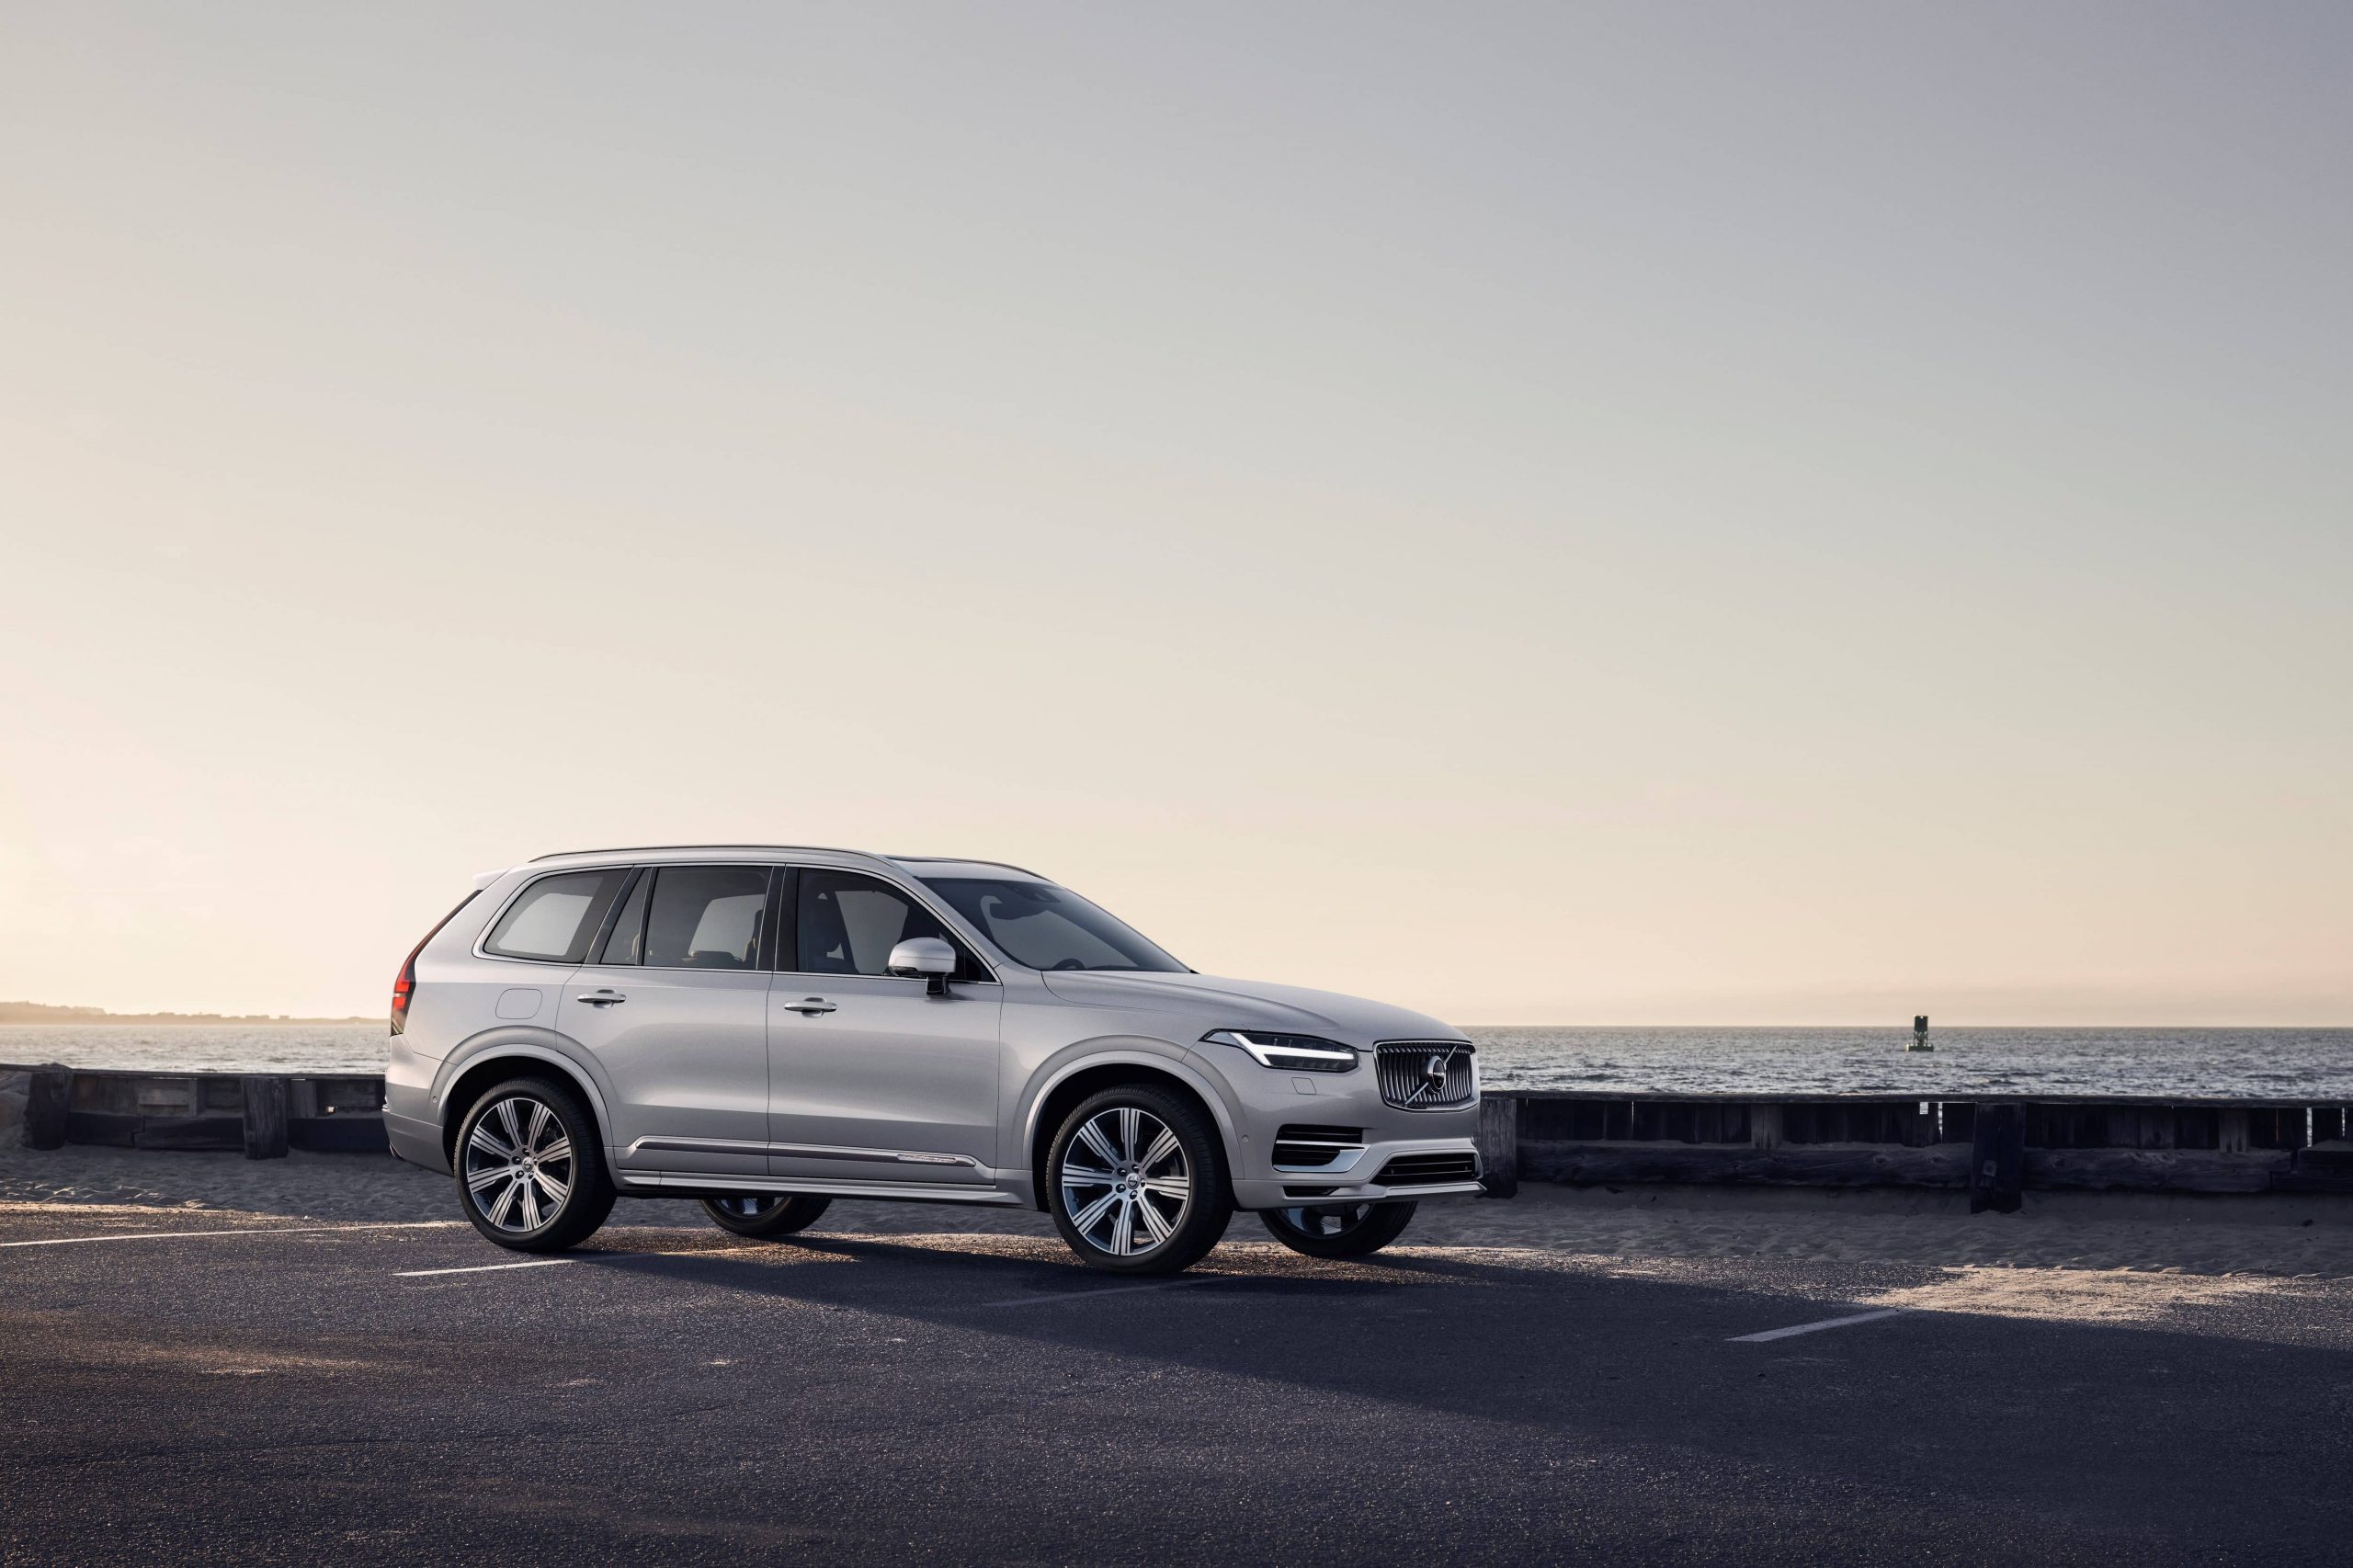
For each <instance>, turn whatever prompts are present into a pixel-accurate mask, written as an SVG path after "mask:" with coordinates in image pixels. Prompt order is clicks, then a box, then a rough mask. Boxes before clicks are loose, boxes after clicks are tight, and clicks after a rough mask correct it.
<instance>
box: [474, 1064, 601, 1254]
mask: <svg viewBox="0 0 2353 1568" xmlns="http://www.w3.org/2000/svg"><path fill="white" fill-rule="evenodd" d="M574 1165H575V1163H574V1158H573V1153H572V1140H571V1138H570V1137H569V1136H568V1135H566V1133H565V1132H564V1131H563V1120H562V1119H561V1118H559V1117H558V1116H557V1115H556V1113H555V1111H554V1110H553V1109H552V1108H550V1107H549V1106H547V1105H545V1104H544V1103H542V1102H541V1101H539V1100H536V1099H533V1098H532V1097H531V1096H529V1095H510V1096H507V1097H506V1098H505V1099H503V1100H500V1101H499V1102H498V1103H497V1104H496V1105H494V1106H492V1107H491V1108H490V1109H489V1110H487V1111H485V1112H483V1115H482V1116H481V1118H480V1119H477V1120H476V1121H475V1123H474V1130H473V1132H472V1135H471V1136H470V1137H468V1138H467V1140H466V1170H465V1177H466V1193H467V1196H468V1197H469V1198H470V1199H472V1202H473V1204H474V1207H475V1208H476V1209H478V1210H481V1213H482V1217H483V1219H484V1220H487V1221H489V1222H490V1223H491V1225H492V1226H494V1228H496V1229H498V1230H501V1231H505V1232H507V1233H510V1234H515V1235H522V1234H525V1233H529V1232H531V1231H536V1230H538V1229H539V1228H540V1226H542V1225H544V1224H547V1223H548V1222H550V1221H552V1220H553V1219H554V1218H555V1217H556V1216H557V1215H558V1214H560V1213H562V1212H563V1206H564V1204H565V1202H566V1201H567V1200H568V1199H570V1198H571V1196H572V1185H573V1178H574V1175H575V1168H574Z"/></svg>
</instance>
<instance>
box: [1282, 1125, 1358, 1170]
mask: <svg viewBox="0 0 2353 1568" xmlns="http://www.w3.org/2000/svg"><path fill="white" fill-rule="evenodd" d="M1363 1147H1364V1129H1363V1128H1361V1127H1322V1126H1317V1125H1314V1124H1312V1123H1309V1122H1304V1121H1293V1122H1289V1123H1286V1124H1285V1125H1284V1126H1283V1127H1281V1128H1280V1129H1279V1130H1278V1131H1276V1133H1275V1164H1276V1165H1277V1166H1278V1167H1279V1168H1281V1169H1283V1170H1313V1169H1315V1168H1316V1167H1318V1166H1320V1165H1330V1164H1331V1163H1332V1162H1333V1161H1335V1160H1336V1159H1338V1158H1339V1157H1340V1156H1341V1155H1342V1154H1345V1153H1347V1152H1348V1151H1350V1150H1351V1149H1361V1148H1363Z"/></svg>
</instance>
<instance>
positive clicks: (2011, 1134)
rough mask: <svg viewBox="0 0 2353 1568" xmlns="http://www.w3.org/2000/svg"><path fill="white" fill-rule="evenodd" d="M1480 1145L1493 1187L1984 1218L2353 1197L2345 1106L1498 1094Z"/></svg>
mask: <svg viewBox="0 0 2353 1568" xmlns="http://www.w3.org/2000/svg"><path fill="white" fill-rule="evenodd" d="M1480 1145H1481V1153H1482V1154H1483V1156H1484V1164H1485V1165H1486V1168H1487V1170H1488V1171H1489V1173H1490V1184H1491V1186H1493V1187H1496V1188H1498V1189H1504V1188H1506V1187H1509V1186H1510V1185H1512V1184H1514V1183H1516V1182H1518V1181H1552V1182H1562V1183H1567V1184H1572V1185H1577V1186H1620V1185H1629V1184H1634V1183H1644V1182H1697V1183H1726V1184H1733V1185H1746V1186H1770V1187H1932V1188H1947V1189H1953V1190H1969V1191H1971V1192H1972V1194H1979V1195H1983V1196H1984V1197H1985V1198H1986V1199H1988V1202H1987V1205H1986V1206H1988V1207H1994V1208H2006V1207H2012V1206H2014V1201H2015V1197H2016V1194H2017V1193H2018V1191H2020V1190H2022V1189H2037V1188H2040V1189H2049V1190H2057V1189H2075V1190H2078V1191H2097V1190H2120V1191H2134V1192H2347V1193H2353V1121H2348V1115H2347V1105H2346V1103H2344V1102H2342V1101H2325V1102H2323V1101H2315V1100H2310V1099H2280V1100H2268V1099H2266V1100H2256V1099H2220V1098H2215V1099H2200V1098H2194V1097H2179V1098H2135V1097H2119V1096H2065V1095H2043V1096H1985V1097H1982V1098H1972V1099H1966V1100H1957V1099H1919V1098H1916V1097H1912V1096H1901V1097H1899V1096H1893V1095H1884V1096H1882V1095H1782V1096H1773V1097H1771V1098H1755V1097H1747V1096H1730V1095H1725V1096H1715V1095H1700V1096H1685V1095H1622V1094H1587V1093H1577V1092H1557V1091H1550V1090H1527V1091H1504V1092H1498V1093H1492V1094H1490V1095H1489V1096H1488V1097H1487V1105H1486V1109H1485V1114H1484V1115H1483V1118H1482V1119H1481V1125H1480ZM1989 1165H1991V1166H1992V1167H1993V1168H1992V1169H1990V1170H1989V1169H1988V1166H1989Z"/></svg>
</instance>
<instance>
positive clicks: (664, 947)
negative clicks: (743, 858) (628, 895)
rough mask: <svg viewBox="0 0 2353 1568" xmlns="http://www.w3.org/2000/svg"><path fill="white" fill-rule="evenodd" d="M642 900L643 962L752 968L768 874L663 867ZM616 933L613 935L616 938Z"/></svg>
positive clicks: (683, 966) (663, 966)
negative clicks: (652, 890) (643, 904)
mask: <svg viewBox="0 0 2353 1568" xmlns="http://www.w3.org/2000/svg"><path fill="white" fill-rule="evenodd" d="M653 882H654V892H653V894H652V896H651V897H649V898H648V899H647V900H646V905H645V938H644V960H643V961H644V962H645V964H646V965H647V966H648V967H649V968H660V969H756V968H757V967H758V966H759V961H760V923H761V921H762V919H763V918H764V917H765V916H766V915H767V903H768V873H767V869H766V868H764V867H759V866H664V867H662V868H661V869H658V870H656V871H654V874H653ZM618 937H619V933H618V932H616V939H617V940H618Z"/></svg>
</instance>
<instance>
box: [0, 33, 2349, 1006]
mask: <svg viewBox="0 0 2353 1568" xmlns="http://www.w3.org/2000/svg"><path fill="white" fill-rule="evenodd" d="M2348 79H2353V11H2348V10H2347V8H2346V7H2344V6H2341V5H2315V6H2287V5H2270V6H2266V5H2251V6H2221V5H2215V6H2203V7H2177V6H2152V5H2145V4H2138V3H2135V4H2129V5H2113V6H2094V5H2068V6H2045V5H2039V4H2038V5H2018V6H1927V5H1920V6H1898V5H1886V4H1870V5H1855V6H1790V5H1777V6H1751V5H1745V4H1743V5H1727V6H1717V7H1704V6H1661V5H1656V4H1652V3H1649V0H1644V3H1641V4H1630V5H1624V6H1531V7H1518V6H1364V5H1353V4H1352V5H1347V6H1338V5H1333V6H1264V5H1249V6H1199V5H1187V6H1150V7H1147V6H1096V5H1087V6H1068V7H1061V6H977V5H975V6H960V7H928V6H924V7H918V6H867V5H842V6H822V7H818V6H811V7H801V8H796V7H791V6H772V5H770V6H676V5H665V6H653V5H648V6H640V7H613V6H579V5H567V6H504V7H495V6H494V7H484V6H476V5H471V4H469V5H464V6H449V7H446V8H445V7H435V6H421V5H413V4H404V5H400V6H384V5H373V4H371V5H361V6H324V5H318V4H307V3H306V4H301V5H288V6H233V5H210V4H209V5H177V6H154V7H122V6H102V5H93V4H85V3H81V0H74V3H63V0H60V3H57V4H46V5H44V4H32V3H24V0H19V3H15V4H9V5H7V6H5V7H0V997H23V998H29V999H34V1000H43V1001H57V1002H82V1003H95V1004H98V1005H102V1006H112V1007H117V1008H133V1007H144V1006H168V1007H181V1008H212V1009H235V1010H243V1009H247V1008H257V1009H267V1010H271V1011H325V1012H337V1013H340V1012H347V1011H352V1012H374V1011H378V1010H380V1009H381V1006H382V1002H383V997H384V994H385V993H386V991H387V990H388V987H389V984H390V982H391V979H392V971H393V970H394V968H395V967H396V966H397V964H398V962H399V960H400V958H401V955H402V954H403V953H404V951H405V950H406V949H407V948H408V947H409V945H410V944H411V943H412V942H414V941H415V938H416V937H417V936H418V935H420V934H421V933H422V932H423V931H424V929H425V928H426V926H429V925H430V924H431V923H432V922H433V921H434V920H435V919H436V918H438V916H439V915H441V913H442V912H443V911H444V910H445V909H446V908H447V907H448V906H449V904H450V903H452V902H453V901H454V900H455V899H456V898H457V897H458V896H459V895H460V893H461V892H463V891H464V889H465V888H466V886H467V885H468V881H469V879H470V878H471V877H472V875H473V874H474V873H475V872H477V871H480V870H483V869H490V868H494V867H498V866H503V865H506V864H510V863H512V862H514V861H516V860H517V859H520V858H526V857H529V856H531V855H535V854H539V853H541V852H545V851H549V850H555V849H562V848H565V847H571V846H592V845H606V844H629V843H642V842H667V841H678V840H696V839H706V838H715V839H777V840H783V841H787V842H802V843H814V844H841V845H849V846H864V847H873V848H879V849H883V850H891V851H904V852H911V853H937V852H961V853H969V854H973V855H979V856H986V857H994V858H1004V859H1009V860H1013V861H1017V862H1019V863H1021V864H1024V865H1028V866H1031V867H1035V868H1037V869H1041V870H1044V871H1046V872H1048V873H1050V874H1051V875H1054V876H1057V877H1059V878H1061V879H1062V880H1063V881H1068V882H1069V883H1071V884H1072V885H1074V886H1075V887H1077V888H1079V889H1080V890H1081V891H1083V892H1086V893H1088V894H1089V895H1091V896H1093V897H1094V898H1096V899H1097V901H1098V902H1100V903H1105V904H1107V905H1108V906H1109V907H1110V908H1112V909H1114V910H1115V911H1118V912H1120V914H1122V915H1126V916H1127V917H1128V918H1129V919H1130V920H1131V921H1132V922H1134V923H1135V924H1136V925H1138V926H1141V927H1142V929H1143V930H1145V931H1146V932H1147V933H1149V934H1150V935H1152V936H1153V937H1154V938H1156V939H1157V940H1159V941H1160V942H1162V943H1163V944H1164V945H1165V946H1166V947H1168V948H1169V949H1172V950H1173V951H1175V952H1176V954H1177V955H1178V956H1179V957H1181V958H1183V959H1185V960H1187V961H1188V962H1190V963H1192V964H1193V965H1195V966H1196V967H1198V968H1200V969H1204V970H1208V971H1213V972H1224V973H1238V974H1245V975H1253V976H1259V977H1265V978H1279V979H1287V980H1291V981H1295V982H1299V983H1307V984H1315V985H1323V986H1328V987H1332V988H1336V989H1340V990H1347V991H1355V992H1361V993H1367V994H1373V995H1376V996H1381V997H1384V998H1388V999H1391V1000H1394V1001H1398V1002H1402V1003H1405V1004H1408V1005H1412V1006H1421V1007H1425V1008H1427V1009H1429V1010H1431V1011H1434V1012H1437V1013H1439V1014H1441V1015H1444V1016H1446V1017H1450V1018H1452V1019H1454V1020H1456V1021H1459V1022H1466V1023H1479V1022H1506V1021H1515V1022H1635V1021H1660V1022H1678V1021H1723V1022H1824V1023H1830V1022H1847V1021H1868V1022H1887V1023H1890V1024H1891V1026H1892V1027H1894V1028H1904V1027H1905V1025H1906V1023H1907V1021H1908V1019H1909V1017H1910V1016H1911V1015H1912V1014H1913V1013H1914V1012H1915V1011H1917V1010H1926V1011H1928V1012H1930V1013H1931V1014H1933V1015H1936V1016H1937V1017H1938V1019H1939V1021H1949V1022H1952V1023H1956V1024H1958V1023H1963V1022H1975V1023H2001V1022H2160V1021H2177V1022H2196V1021H2207V1022H2226V1023H2257V1022H2282V1023H2337V1024H2347V1023H2353V895H2348V889H2349V888H2353V720H2348V713H2349V712H2353V613H2348V605H2347V594H2348V590H2349V589H2353V440H2348V439H2347V429H2348V426H2353V297H2349V296H2348V279H2353V188H2348V187H2353V93H2348V92H2347V88H2346V84H2347V80H2348Z"/></svg>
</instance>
